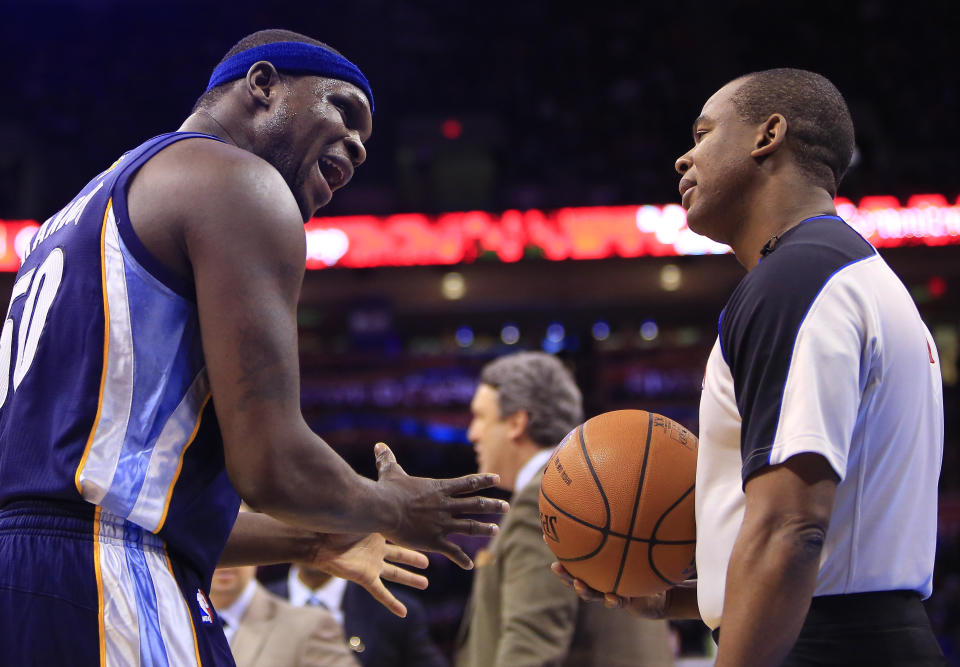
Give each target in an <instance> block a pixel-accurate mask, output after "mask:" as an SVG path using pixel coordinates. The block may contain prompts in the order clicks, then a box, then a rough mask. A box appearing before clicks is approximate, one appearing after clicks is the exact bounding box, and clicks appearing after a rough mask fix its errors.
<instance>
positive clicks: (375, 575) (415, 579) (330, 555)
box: [307, 533, 430, 618]
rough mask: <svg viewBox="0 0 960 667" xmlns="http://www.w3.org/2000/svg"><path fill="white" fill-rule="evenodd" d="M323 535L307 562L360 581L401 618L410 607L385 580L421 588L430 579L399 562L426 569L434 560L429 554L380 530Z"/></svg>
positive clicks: (350, 579) (337, 574) (336, 574)
mask: <svg viewBox="0 0 960 667" xmlns="http://www.w3.org/2000/svg"><path fill="white" fill-rule="evenodd" d="M322 538H323V539H322V541H321V542H320V543H319V544H318V546H317V548H316V550H315V551H314V553H313V557H312V558H311V559H310V560H309V561H308V563H307V564H308V565H312V566H314V567H317V568H319V569H321V570H323V571H324V572H326V573H328V574H332V575H333V576H335V577H340V578H341V579H347V580H349V581H353V582H355V583H358V584H360V585H361V586H363V587H364V588H365V589H367V591H368V592H369V593H370V595H372V596H373V597H374V598H375V599H376V600H378V601H379V602H380V604H382V605H383V606H384V607H386V608H387V609H389V610H390V611H391V612H393V613H394V614H396V615H397V616H400V617H401V618H402V617H404V616H406V615H407V608H406V607H405V606H404V604H403V603H402V602H400V600H398V599H397V598H396V597H395V596H394V595H393V593H391V592H390V590H389V589H388V588H387V587H386V586H384V585H383V580H384V579H385V580H387V581H393V582H395V583H398V584H404V585H405V586H412V587H413V588H419V589H421V590H423V589H424V588H426V587H427V584H428V583H429V582H428V581H427V578H426V577H425V576H423V575H422V574H417V573H415V572H410V571H409V570H405V569H404V568H402V567H398V564H399V565H406V566H409V567H416V568H419V569H421V570H422V569H423V568H425V567H426V566H427V565H428V564H429V562H430V561H429V560H428V559H427V557H426V556H424V555H423V554H422V553H420V552H419V551H414V550H413V549H407V548H406V547H401V546H397V545H396V544H390V543H389V542H387V540H386V539H384V537H383V535H381V534H380V533H369V534H367V535H333V534H327V535H323V536H322Z"/></svg>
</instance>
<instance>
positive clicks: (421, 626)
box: [267, 564, 448, 667]
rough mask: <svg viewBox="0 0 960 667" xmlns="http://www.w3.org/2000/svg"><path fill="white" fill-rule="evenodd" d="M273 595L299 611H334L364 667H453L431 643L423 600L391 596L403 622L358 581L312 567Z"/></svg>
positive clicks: (293, 573) (297, 568)
mask: <svg viewBox="0 0 960 667" xmlns="http://www.w3.org/2000/svg"><path fill="white" fill-rule="evenodd" d="M267 589H268V590H269V591H270V592H272V593H275V594H276V595H279V596H280V597H282V598H284V599H286V600H288V601H289V602H290V603H291V604H293V605H295V606H298V607H300V606H306V607H310V606H315V607H321V608H323V609H327V610H329V612H330V613H331V614H332V615H333V617H334V618H335V619H336V621H337V622H338V623H339V624H340V626H341V627H342V628H343V633H344V636H345V637H346V641H347V645H348V646H349V647H350V650H351V651H353V652H354V653H355V655H356V658H357V660H359V661H360V664H361V665H363V667H400V666H401V665H402V666H403V667H447V665H448V663H447V660H446V658H444V657H443V654H442V653H441V652H440V649H439V648H438V647H437V645H436V644H435V643H434V641H433V639H432V638H431V637H430V632H429V630H428V627H427V618H426V611H425V610H424V608H423V605H422V604H420V601H419V600H417V598H415V597H413V596H412V595H410V594H409V593H405V592H403V591H400V590H391V592H392V593H393V594H394V595H395V596H396V597H397V599H398V600H400V602H402V603H403V604H404V606H406V608H407V615H406V617H405V618H399V617H397V616H395V615H394V614H392V613H390V611H389V610H388V609H387V608H386V607H384V606H383V605H381V604H380V603H378V602H377V601H376V600H374V599H373V597H371V596H370V594H369V593H368V592H367V591H365V590H363V587H361V586H358V585H357V584H355V583H353V582H352V581H347V580H345V579H341V578H339V577H334V576H331V575H330V574H328V573H327V572H324V571H323V570H321V569H319V568H316V567H311V566H309V565H302V564H301V565H294V566H293V567H291V568H290V572H289V574H288V575H287V578H286V579H281V580H279V581H276V582H272V583H270V584H267Z"/></svg>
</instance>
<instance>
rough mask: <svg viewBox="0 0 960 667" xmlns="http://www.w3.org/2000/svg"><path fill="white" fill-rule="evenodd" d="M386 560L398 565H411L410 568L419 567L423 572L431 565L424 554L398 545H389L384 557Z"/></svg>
mask: <svg viewBox="0 0 960 667" xmlns="http://www.w3.org/2000/svg"><path fill="white" fill-rule="evenodd" d="M383 559H384V560H388V561H390V562H392V563H398V564H400V565H409V566H410V567H418V568H420V569H421V570H422V569H423V568H425V567H426V566H427V565H429V564H430V559H429V558H427V557H426V556H425V555H424V554H422V553H420V552H419V551H415V550H413V549H408V548H406V547H401V546H400V545H397V544H388V545H387V548H386V550H385V551H384V555H383Z"/></svg>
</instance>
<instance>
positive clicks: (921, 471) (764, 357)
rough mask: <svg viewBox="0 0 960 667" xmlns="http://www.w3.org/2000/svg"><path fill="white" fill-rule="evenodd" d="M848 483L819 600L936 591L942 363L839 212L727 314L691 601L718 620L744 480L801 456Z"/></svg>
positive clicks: (716, 357)
mask: <svg viewBox="0 0 960 667" xmlns="http://www.w3.org/2000/svg"><path fill="white" fill-rule="evenodd" d="M805 452H812V453H816V454H820V455H822V456H823V457H824V458H825V459H826V460H827V461H828V462H829V463H830V465H831V467H832V468H833V470H834V471H835V472H836V474H837V475H838V476H839V478H840V483H839V485H838V486H837V490H836V495H835V499H834V507H833V513H832V515H831V520H830V527H829V530H828V532H827V537H826V543H825V545H824V549H823V552H822V556H821V562H820V571H819V575H818V577H817V584H816V589H815V591H814V595H815V596H819V595H834V594H843V593H864V592H870V591H886V590H915V591H917V592H919V593H920V594H921V595H923V596H924V597H927V596H929V595H930V593H931V590H932V576H933V559H934V550H935V542H936V533H937V525H936V520H937V482H938V480H939V476H940V463H941V460H942V457H943V396H942V385H941V379H940V362H939V359H938V357H937V350H936V347H935V345H934V342H933V339H932V338H931V336H930V333H929V332H928V331H927V328H926V326H925V325H924V324H923V322H922V321H921V319H920V314H919V313H918V312H917V308H916V306H915V305H914V303H913V301H912V299H911V298H910V295H909V293H908V292H907V290H906V288H905V287H904V285H903V283H902V282H901V281H900V280H899V278H897V276H896V274H894V273H893V271H892V270H891V269H890V267H889V266H887V264H886V262H884V261H883V259H882V258H881V257H880V255H878V254H877V252H876V250H875V249H874V248H873V247H872V246H871V245H870V244H869V243H868V242H867V241H865V240H864V239H863V238H862V237H861V236H860V235H859V234H857V233H856V232H855V231H854V230H853V229H852V228H851V227H850V226H848V225H847V224H846V223H845V222H843V221H842V220H841V219H840V218H837V217H834V216H822V217H817V218H810V219H808V220H805V221H804V222H803V223H801V224H800V225H798V226H796V227H794V228H792V229H790V230H789V231H788V232H786V233H785V234H784V235H783V237H782V238H781V239H780V240H779V242H778V243H777V245H776V248H775V250H774V251H773V252H772V253H771V254H769V255H768V256H767V257H765V258H764V259H763V260H762V261H761V262H760V264H759V265H758V266H757V267H756V268H754V269H753V270H752V271H751V272H750V273H748V274H747V276H746V277H745V278H744V279H743V281H742V282H741V283H740V285H739V286H738V287H737V289H736V290H735V291H734V293H733V295H732V296H731V298H730V300H729V302H728V303H727V306H726V308H725V309H724V311H723V314H722V315H721V318H720V332H719V337H718V340H717V342H716V344H715V345H714V348H713V351H712V352H711V354H710V359H709V361H708V362H707V371H706V376H705V378H704V389H703V396H702V398H701V402H700V449H699V452H698V461H697V486H696V489H697V495H696V514H697V575H698V583H697V594H698V598H699V605H700V611H701V614H702V616H703V620H704V622H705V623H706V624H707V625H708V626H710V627H711V628H716V627H718V626H719V625H720V622H721V618H720V617H721V613H722V610H723V599H724V588H725V584H726V576H727V566H728V564H729V561H730V554H731V552H732V550H733V545H734V541H735V540H736V537H737V533H738V532H739V530H740V526H741V524H742V522H743V513H744V493H743V485H744V483H745V482H746V480H747V478H748V477H749V476H750V475H751V474H753V473H755V472H757V471H758V470H761V469H762V468H764V467H765V466H770V465H776V464H780V463H783V462H784V461H786V460H787V459H789V458H790V457H791V456H794V455H796V454H800V453H805Z"/></svg>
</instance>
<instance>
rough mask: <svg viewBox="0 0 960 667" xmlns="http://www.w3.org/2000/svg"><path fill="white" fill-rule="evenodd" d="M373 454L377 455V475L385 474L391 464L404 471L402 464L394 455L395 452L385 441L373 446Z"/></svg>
mask: <svg viewBox="0 0 960 667" xmlns="http://www.w3.org/2000/svg"><path fill="white" fill-rule="evenodd" d="M373 454H374V456H376V457H377V475H378V476H379V475H383V473H385V472H386V471H387V470H388V469H389V468H390V467H391V466H396V467H397V468H399V469H400V471H401V472H402V471H403V468H400V464H399V463H397V457H396V456H394V455H393V452H392V451H390V448H389V447H387V444H386V443H385V442H378V443H377V444H375V445H374V446H373Z"/></svg>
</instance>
